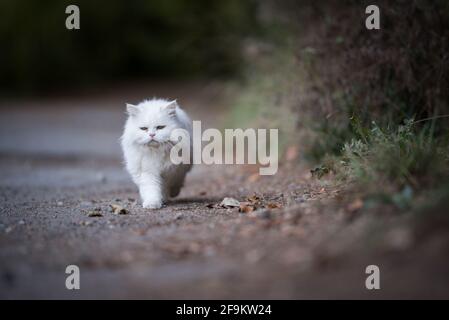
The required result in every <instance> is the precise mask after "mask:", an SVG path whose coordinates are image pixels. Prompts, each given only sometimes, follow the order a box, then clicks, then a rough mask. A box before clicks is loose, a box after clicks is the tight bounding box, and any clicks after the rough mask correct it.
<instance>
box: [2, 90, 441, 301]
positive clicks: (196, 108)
mask: <svg viewBox="0 0 449 320" xmlns="http://www.w3.org/2000/svg"><path fill="white" fill-rule="evenodd" d="M148 96H150V97H151V96H164V97H169V98H178V101H179V102H180V104H181V105H182V106H184V108H185V109H186V110H187V111H188V112H190V113H191V115H192V118H194V119H199V120H202V121H203V123H204V124H205V125H206V126H214V125H219V124H220V123H221V119H222V118H223V116H224V115H225V114H226V108H225V106H226V103H225V100H224V99H222V89H221V87H220V85H217V84H204V83H190V84H187V85H186V84H182V83H175V84H163V85H158V84H145V85H139V86H125V87H120V86H118V87H115V88H112V89H109V90H102V91H99V92H86V93H83V94H80V95H71V96H70V98H67V97H53V98H39V99H34V100H21V101H3V102H2V103H1V106H0V124H1V125H0V134H1V135H0V137H1V138H0V197H1V209H0V298H7V299H15V298H39V299H46V298H69V299H71V298H75V299H77V298H88V299H91V298H106V299H108V298H143V299H156V298H169V299H173V298H189V299H196V298H203V299H218V298H225V299H268V298H275V299H309V298H324V299H334V298H362V299H377V298H449V272H448V270H449V236H448V235H449V232H447V229H446V228H442V229H441V230H437V231H435V232H433V231H432V232H427V231H426V229H425V228H424V227H420V228H421V229H419V228H418V229H416V228H414V227H413V222H411V221H410V220H411V218H410V217H404V216H399V217H398V216H397V215H395V214H394V213H393V214H392V213H384V214H381V215H379V214H373V213H369V212H367V213H361V212H359V211H358V208H357V203H356V204H352V206H351V204H349V207H348V204H347V203H345V200H344V196H343V195H342V194H341V193H342V192H341V190H339V189H337V188H335V187H332V184H330V183H328V181H326V180H320V181H317V180H315V179H313V178H312V177H310V174H309V170H308V169H307V168H303V167H301V166H298V165H293V164H292V163H287V164H284V165H283V166H282V167H281V168H280V170H279V173H278V174H277V175H275V176H274V177H259V176H258V175H255V174H254V172H255V171H254V168H251V167H242V166H215V167H214V166H204V165H198V166H196V167H195V168H194V169H193V171H192V172H191V173H190V174H189V175H188V179H187V183H186V187H185V188H184V189H183V191H182V193H181V195H180V196H179V197H178V198H176V199H174V200H172V201H171V202H170V203H168V205H167V206H165V207H164V208H162V209H160V210H145V209H143V208H142V207H141V204H140V199H139V198H138V194H137V189H136V187H135V186H134V185H133V183H132V182H131V180H130V178H129V176H128V175H127V173H126V172H125V171H124V169H123V166H122V164H121V153H120V147H119V144H118V138H119V136H120V134H121V129H122V126H123V123H124V120H125V114H124V104H125V102H130V103H133V102H138V101H139V100H141V99H143V98H145V97H148ZM224 197H234V198H236V199H238V200H240V201H249V203H250V204H252V203H256V204H257V207H261V208H260V209H258V210H256V211H252V212H239V209H238V208H229V209H226V208H220V207H218V206H217V204H218V203H220V202H221V200H222V199H223V198H224ZM247 198H249V199H247ZM110 204H119V205H121V206H123V207H124V208H126V209H127V210H129V214H126V215H116V214H113V213H112V212H110ZM95 210H97V211H95ZM92 211H95V212H99V213H100V216H96V217H92V216H89V212H92ZM432 223H437V222H432ZM432 230H434V229H432ZM72 264H74V265H77V266H79V268H80V273H81V289H80V290H67V289H66V288H65V279H66V277H67V274H65V268H66V266H68V265H72ZM371 264H375V265H377V266H379V268H380V272H381V273H380V275H381V278H380V279H381V289H380V290H367V289H366V287H365V279H366V277H367V276H368V275H367V274H366V273H365V268H366V267H367V266H368V265H371Z"/></svg>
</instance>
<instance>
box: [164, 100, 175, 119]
mask: <svg viewBox="0 0 449 320" xmlns="http://www.w3.org/2000/svg"><path fill="white" fill-rule="evenodd" d="M177 107H178V102H176V100H173V101H172V102H170V103H169V104H167V105H166V106H165V107H164V109H165V110H167V113H168V115H169V116H171V117H175V116H176V108H177Z"/></svg>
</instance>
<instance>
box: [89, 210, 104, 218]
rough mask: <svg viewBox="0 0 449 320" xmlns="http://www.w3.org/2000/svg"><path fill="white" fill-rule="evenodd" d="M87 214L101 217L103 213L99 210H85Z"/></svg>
mask: <svg viewBox="0 0 449 320" xmlns="http://www.w3.org/2000/svg"><path fill="white" fill-rule="evenodd" d="M87 216H88V217H102V216H103V214H102V213H101V211H99V210H92V211H89V212H87Z"/></svg>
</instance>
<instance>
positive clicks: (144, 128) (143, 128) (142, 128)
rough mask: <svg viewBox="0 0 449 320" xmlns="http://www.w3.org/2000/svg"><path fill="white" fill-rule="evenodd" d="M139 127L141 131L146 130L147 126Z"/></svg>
mask: <svg viewBox="0 0 449 320" xmlns="http://www.w3.org/2000/svg"><path fill="white" fill-rule="evenodd" d="M139 129H140V130H143V131H147V130H148V128H147V127H140V128H139Z"/></svg>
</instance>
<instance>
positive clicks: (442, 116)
mask: <svg viewBox="0 0 449 320" xmlns="http://www.w3.org/2000/svg"><path fill="white" fill-rule="evenodd" d="M448 117H449V114H444V115H441V116H435V117H430V118H424V119H420V120H418V121H413V122H412V124H415V123H419V122H424V121H428V120H434V119H440V118H448Z"/></svg>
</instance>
